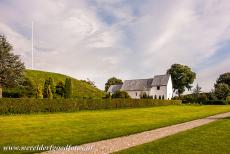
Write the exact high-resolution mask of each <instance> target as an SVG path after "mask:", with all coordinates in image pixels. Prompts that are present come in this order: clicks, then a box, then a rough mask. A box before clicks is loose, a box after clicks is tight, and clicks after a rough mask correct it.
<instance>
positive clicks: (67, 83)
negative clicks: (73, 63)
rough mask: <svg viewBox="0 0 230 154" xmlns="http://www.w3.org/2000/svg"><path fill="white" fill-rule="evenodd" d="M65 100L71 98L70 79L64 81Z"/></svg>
mask: <svg viewBox="0 0 230 154" xmlns="http://www.w3.org/2000/svg"><path fill="white" fill-rule="evenodd" d="M64 97H65V98H71V97H72V82H71V79H70V78H66V80H65V93H64Z"/></svg>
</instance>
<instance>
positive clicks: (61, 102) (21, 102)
mask: <svg viewBox="0 0 230 154" xmlns="http://www.w3.org/2000/svg"><path fill="white" fill-rule="evenodd" d="M180 104H181V101H180V100H154V99H29V98H25V99H15V98H14V99H12V98H2V99H0V114H29V113H39V112H75V111H80V110H96V109H114V108H127V107H128V108H136V107H150V106H159V105H180Z"/></svg>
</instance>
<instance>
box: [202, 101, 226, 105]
mask: <svg viewBox="0 0 230 154" xmlns="http://www.w3.org/2000/svg"><path fill="white" fill-rule="evenodd" d="M203 104H204V105H227V104H228V102H227V101H224V100H208V101H205V102H203Z"/></svg>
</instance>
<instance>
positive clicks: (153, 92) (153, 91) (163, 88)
mask: <svg viewBox="0 0 230 154" xmlns="http://www.w3.org/2000/svg"><path fill="white" fill-rule="evenodd" d="M155 95H156V96H157V99H159V96H161V99H162V96H163V95H164V99H167V86H160V89H159V90H157V87H156V86H154V87H152V88H151V91H150V96H153V99H154V98H155Z"/></svg>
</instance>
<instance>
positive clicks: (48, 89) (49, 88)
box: [43, 77, 55, 98]
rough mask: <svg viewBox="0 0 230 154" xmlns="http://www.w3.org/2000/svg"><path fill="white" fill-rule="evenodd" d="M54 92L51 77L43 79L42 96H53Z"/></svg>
mask: <svg viewBox="0 0 230 154" xmlns="http://www.w3.org/2000/svg"><path fill="white" fill-rule="evenodd" d="M54 93H55V87H54V83H53V79H52V78H51V77H49V79H47V80H45V83H44V89H43V97H44V98H53V94H54ZM51 96H52V97H51Z"/></svg>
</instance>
